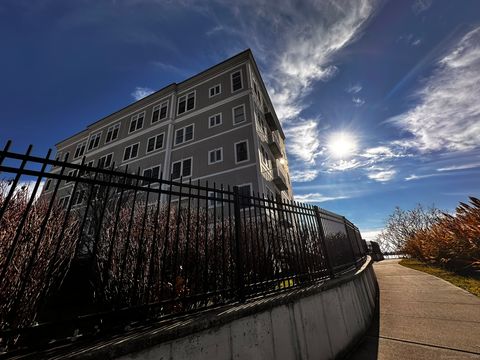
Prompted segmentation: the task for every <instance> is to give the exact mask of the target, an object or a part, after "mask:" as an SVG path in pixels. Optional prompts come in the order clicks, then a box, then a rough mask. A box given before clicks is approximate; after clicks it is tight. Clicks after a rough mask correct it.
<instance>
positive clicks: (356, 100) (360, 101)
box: [352, 97, 365, 106]
mask: <svg viewBox="0 0 480 360" xmlns="http://www.w3.org/2000/svg"><path fill="white" fill-rule="evenodd" d="M352 102H353V103H354V104H355V106H362V105H363V104H365V100H363V99H362V98H359V97H353V98H352Z"/></svg>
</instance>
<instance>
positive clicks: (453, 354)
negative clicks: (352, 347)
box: [350, 260, 480, 359]
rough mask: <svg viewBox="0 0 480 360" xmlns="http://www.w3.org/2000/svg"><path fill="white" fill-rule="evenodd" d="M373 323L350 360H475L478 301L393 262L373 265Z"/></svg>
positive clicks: (479, 343) (479, 333)
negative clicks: (375, 289) (376, 297)
mask: <svg viewBox="0 0 480 360" xmlns="http://www.w3.org/2000/svg"><path fill="white" fill-rule="evenodd" d="M375 273H376V275H377V279H378V284H379V288H380V299H379V303H380V306H379V309H378V315H377V318H376V321H374V323H373V325H372V327H371V328H370V330H369V331H368V333H367V336H366V338H365V340H364V342H363V343H362V344H361V345H360V347H359V348H358V349H357V350H356V351H355V352H354V353H353V354H352V356H351V357H350V359H480V299H479V298H477V297H475V296H474V295H472V294H470V293H468V292H466V291H464V290H462V289H460V288H458V287H456V286H454V285H452V284H450V283H448V282H446V281H444V280H441V279H439V278H436V277H434V276H432V275H428V274H425V273H423V272H419V271H416V270H412V269H408V268H406V267H404V266H401V265H399V264H398V260H386V261H383V262H381V263H377V264H375Z"/></svg>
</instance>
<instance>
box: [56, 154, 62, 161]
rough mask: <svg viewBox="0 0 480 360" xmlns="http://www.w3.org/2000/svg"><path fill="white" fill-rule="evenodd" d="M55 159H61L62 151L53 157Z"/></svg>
mask: <svg viewBox="0 0 480 360" xmlns="http://www.w3.org/2000/svg"><path fill="white" fill-rule="evenodd" d="M55 161H62V153H58V154H57V156H56V157H55Z"/></svg>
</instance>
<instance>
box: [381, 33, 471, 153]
mask: <svg viewBox="0 0 480 360" xmlns="http://www.w3.org/2000/svg"><path fill="white" fill-rule="evenodd" d="M415 95H416V97H417V105H416V106H415V107H413V108H412V109H411V110H409V111H408V112H406V113H404V114H401V115H399V116H397V117H395V118H393V119H390V121H391V122H393V123H394V124H396V125H397V126H399V127H401V128H402V129H403V130H405V131H407V132H408V133H410V134H411V135H412V136H411V138H409V139H406V140H404V141H403V143H404V145H407V146H409V147H413V148H416V149H418V150H420V151H422V152H432V151H467V150H471V149H474V148H479V147H480V142H479V141H478V139H479V138H478V134H480V101H479V97H480V27H477V28H475V29H473V30H471V31H470V32H468V33H467V34H466V35H465V36H464V37H463V38H462V39H460V41H459V42H458V43H457V45H456V46H454V47H453V48H452V49H450V51H449V52H448V54H447V55H445V56H444V57H443V58H441V59H440V60H439V61H438V63H437V68H436V70H435V71H434V73H433V75H432V76H431V77H429V78H428V79H427V80H426V81H425V83H424V85H423V86H422V88H421V89H419V90H418V91H417V92H416V94H415Z"/></svg>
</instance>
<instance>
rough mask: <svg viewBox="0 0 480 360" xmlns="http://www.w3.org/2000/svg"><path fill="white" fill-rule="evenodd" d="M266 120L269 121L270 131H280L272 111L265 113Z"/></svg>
mask: <svg viewBox="0 0 480 360" xmlns="http://www.w3.org/2000/svg"><path fill="white" fill-rule="evenodd" d="M265 120H266V121H267V124H268V127H269V128H270V130H272V131H275V130H278V127H277V123H276V122H275V119H274V118H273V114H272V113H271V112H270V111H267V112H265Z"/></svg>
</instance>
